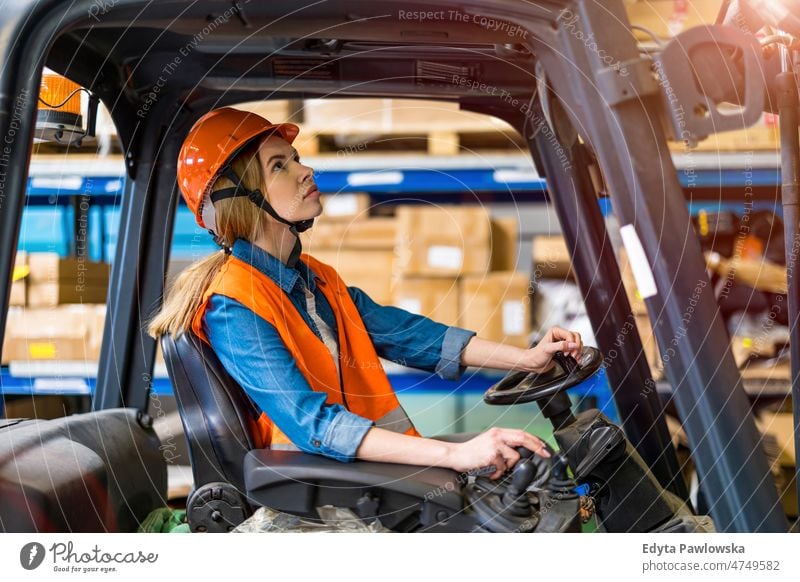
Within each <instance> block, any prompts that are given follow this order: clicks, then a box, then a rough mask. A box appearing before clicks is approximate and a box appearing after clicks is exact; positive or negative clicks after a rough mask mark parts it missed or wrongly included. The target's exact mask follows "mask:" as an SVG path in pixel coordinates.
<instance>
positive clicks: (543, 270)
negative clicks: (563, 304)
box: [533, 235, 572, 281]
mask: <svg viewBox="0 0 800 582" xmlns="http://www.w3.org/2000/svg"><path fill="white" fill-rule="evenodd" d="M571 277H572V260H571V259H570V254H569V250H568V249H567V243H566V241H564V237H562V236H560V235H541V236H537V237H534V239H533V279H534V280H535V281H538V280H539V279H566V278H571Z"/></svg>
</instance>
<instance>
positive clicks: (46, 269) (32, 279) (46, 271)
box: [28, 253, 111, 307]
mask: <svg viewBox="0 0 800 582" xmlns="http://www.w3.org/2000/svg"><path fill="white" fill-rule="evenodd" d="M28 265H29V267H30V274H29V275H28V278H29V281H28V305H29V306H31V307H54V306H56V305H61V304H66V303H104V302H105V301H106V298H107V295H108V279H109V275H110V272H111V267H110V265H109V264H108V263H95V262H92V261H88V260H82V259H75V258H62V257H59V255H58V254H57V253H31V254H30V255H29V256H28Z"/></svg>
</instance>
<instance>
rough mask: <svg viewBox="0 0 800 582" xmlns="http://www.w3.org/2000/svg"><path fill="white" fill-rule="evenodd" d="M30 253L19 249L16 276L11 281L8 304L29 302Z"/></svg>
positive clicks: (15, 265) (16, 259)
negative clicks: (28, 268) (28, 267)
mask: <svg viewBox="0 0 800 582" xmlns="http://www.w3.org/2000/svg"><path fill="white" fill-rule="evenodd" d="M27 266H28V253H26V252H25V251H17V256H16V258H15V259H14V275H13V277H14V278H16V280H14V281H13V282H12V283H11V296H10V297H9V301H8V304H9V305H14V306H24V305H25V304H26V302H27V295H28V274H27V273H28V270H27V269H26V267H27Z"/></svg>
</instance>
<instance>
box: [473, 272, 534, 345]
mask: <svg viewBox="0 0 800 582" xmlns="http://www.w3.org/2000/svg"><path fill="white" fill-rule="evenodd" d="M529 287H530V279H529V277H528V276H527V275H525V274H524V273H520V272H516V271H496V272H492V273H488V274H486V275H485V276H474V275H473V276H466V277H463V278H462V279H461V296H460V300H459V307H460V309H461V326H462V327H464V328H466V329H471V330H473V331H476V332H478V335H479V336H481V337H484V338H486V339H491V340H494V341H500V342H503V343H507V344H511V345H515V346H518V347H527V346H528V344H529V338H528V336H529V334H530V299H529V297H530V295H529V292H530V289H529Z"/></svg>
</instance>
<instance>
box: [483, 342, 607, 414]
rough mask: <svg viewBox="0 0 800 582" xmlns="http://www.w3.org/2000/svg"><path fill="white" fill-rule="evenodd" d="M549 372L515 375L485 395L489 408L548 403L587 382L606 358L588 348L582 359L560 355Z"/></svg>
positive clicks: (581, 356) (513, 373)
mask: <svg viewBox="0 0 800 582" xmlns="http://www.w3.org/2000/svg"><path fill="white" fill-rule="evenodd" d="M553 361H554V362H553V363H554V365H553V366H552V367H551V368H550V369H549V370H548V371H546V372H542V373H537V372H530V373H528V372H512V373H510V374H508V375H507V376H506V377H505V378H503V379H502V380H501V381H500V382H498V383H497V384H495V385H494V386H492V387H491V388H489V389H488V390H487V391H486V393H485V394H484V395H483V400H484V402H486V404H521V403H523V402H534V401H536V400H544V399H548V398H550V397H551V396H553V395H555V394H558V393H560V392H564V391H565V390H569V389H570V388H572V387H573V386H576V385H578V384H580V383H581V382H584V381H585V380H587V379H588V378H589V377H590V376H592V374H594V373H595V372H597V371H598V370H599V369H600V366H601V365H602V364H603V358H602V355H601V354H600V350H598V349H597V348H591V347H584V348H583V351H582V352H581V355H580V357H579V358H578V359H577V360H575V359H574V358H573V357H572V356H568V355H565V354H563V353H562V352H556V354H554V356H553Z"/></svg>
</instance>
